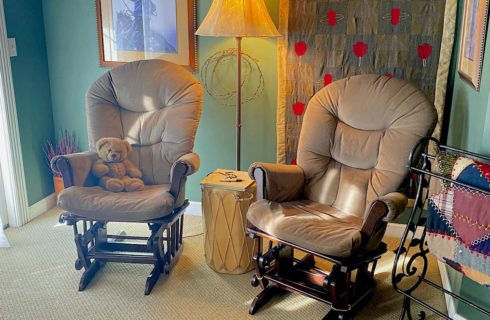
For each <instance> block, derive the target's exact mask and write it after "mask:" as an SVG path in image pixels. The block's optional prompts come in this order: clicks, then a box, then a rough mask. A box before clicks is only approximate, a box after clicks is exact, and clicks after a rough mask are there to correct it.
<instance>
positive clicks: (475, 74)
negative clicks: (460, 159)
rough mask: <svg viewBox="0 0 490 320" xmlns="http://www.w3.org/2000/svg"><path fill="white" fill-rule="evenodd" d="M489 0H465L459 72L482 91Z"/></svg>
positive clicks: (476, 88)
mask: <svg viewBox="0 0 490 320" xmlns="http://www.w3.org/2000/svg"><path fill="white" fill-rule="evenodd" d="M488 7H489V0H465V2H464V12H463V21H462V31H461V39H460V46H459V48H460V50H459V57H458V73H459V74H460V76H461V77H462V78H463V79H465V80H466V81H468V82H469V83H470V84H471V85H472V86H473V88H474V89H475V90H476V91H480V81H481V72H482V67H483V56H484V50H485V37H486V30H487V23H488Z"/></svg>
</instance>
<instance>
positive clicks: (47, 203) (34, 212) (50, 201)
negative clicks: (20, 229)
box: [29, 193, 56, 221]
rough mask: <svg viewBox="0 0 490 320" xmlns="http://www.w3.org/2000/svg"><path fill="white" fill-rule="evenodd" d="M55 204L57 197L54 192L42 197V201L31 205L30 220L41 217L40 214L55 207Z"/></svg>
mask: <svg viewBox="0 0 490 320" xmlns="http://www.w3.org/2000/svg"><path fill="white" fill-rule="evenodd" d="M55 206H56V197H55V195H54V193H52V194H50V195H49V196H47V197H46V198H44V199H41V200H40V201H38V202H36V203H34V204H33V205H32V206H30V207H29V221H31V220H32V219H34V218H37V217H39V216H40V215H42V214H43V213H45V212H46V211H48V210H49V209H51V208H54V207H55Z"/></svg>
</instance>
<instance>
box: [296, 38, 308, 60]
mask: <svg viewBox="0 0 490 320" xmlns="http://www.w3.org/2000/svg"><path fill="white" fill-rule="evenodd" d="M307 50H308V45H307V44H306V42H304V41H298V42H296V43H295V44H294V51H295V52H296V55H298V57H301V56H304V54H305V53H306V51H307Z"/></svg>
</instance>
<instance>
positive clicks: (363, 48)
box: [352, 41, 368, 67]
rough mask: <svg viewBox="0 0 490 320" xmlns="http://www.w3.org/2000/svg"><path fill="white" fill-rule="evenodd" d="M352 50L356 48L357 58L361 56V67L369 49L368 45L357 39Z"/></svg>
mask: <svg viewBox="0 0 490 320" xmlns="http://www.w3.org/2000/svg"><path fill="white" fill-rule="evenodd" d="M352 50H354V54H355V55H356V57H357V58H359V67H360V66H361V63H362V57H364V56H365V55H366V53H367V50H368V45H367V44H365V43H364V42H362V41H357V42H356V44H355V45H353V46H352Z"/></svg>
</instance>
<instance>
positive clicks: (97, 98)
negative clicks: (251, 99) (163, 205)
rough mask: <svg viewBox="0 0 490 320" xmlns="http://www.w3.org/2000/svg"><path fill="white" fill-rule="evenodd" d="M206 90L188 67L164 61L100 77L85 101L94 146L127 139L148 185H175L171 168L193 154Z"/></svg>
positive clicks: (140, 63)
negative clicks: (105, 139)
mask: <svg viewBox="0 0 490 320" xmlns="http://www.w3.org/2000/svg"><path fill="white" fill-rule="evenodd" d="M202 96H203V90H202V87H201V85H200V83H199V81H197V79H196V78H195V77H194V76H193V75H192V74H191V73H190V72H188V71H187V70H185V69H184V68H183V67H181V66H178V65H176V64H173V63H170V62H167V61H163V60H146V61H136V62H130V63H127V64H125V65H123V66H121V67H118V68H115V69H113V70H111V71H109V72H107V73H105V74H104V75H103V76H102V77H100V78H99V79H98V80H97V81H96V82H95V83H94V84H93V85H92V86H91V87H90V89H89V90H88V92H87V97H86V102H87V103H86V109H87V127H88V134H89V146H90V149H91V150H94V148H95V143H96V142H97V140H98V139H100V138H102V137H117V138H120V139H126V140H127V141H129V142H130V143H131V145H132V146H133V151H132V152H131V153H130V154H129V159H130V160H131V161H133V163H135V164H136V165H137V166H138V167H139V168H140V170H141V172H142V173H143V180H144V181H145V183H146V184H165V183H170V169H171V167H172V164H173V163H174V162H175V161H176V160H177V159H178V158H179V157H180V156H182V155H184V154H186V153H189V152H191V151H192V149H193V147H194V137H195V134H196V130H197V126H198V123H199V119H200V116H201V111H202Z"/></svg>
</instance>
